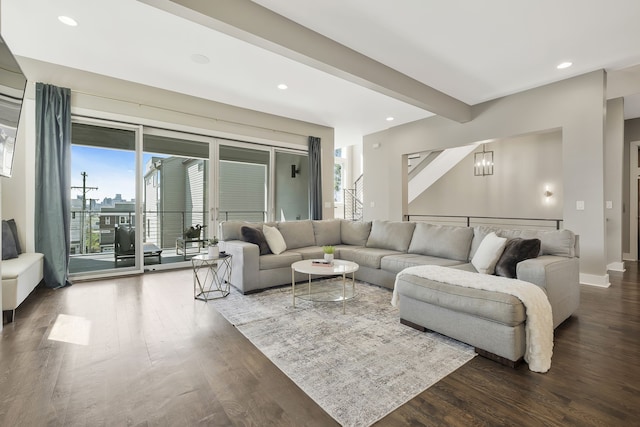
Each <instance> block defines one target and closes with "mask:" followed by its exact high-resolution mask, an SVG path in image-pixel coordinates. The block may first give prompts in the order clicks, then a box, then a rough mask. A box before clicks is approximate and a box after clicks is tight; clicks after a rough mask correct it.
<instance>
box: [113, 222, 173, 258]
mask: <svg viewBox="0 0 640 427" xmlns="http://www.w3.org/2000/svg"><path fill="white" fill-rule="evenodd" d="M135 242H136V238H135V229H134V228H133V227H116V229H115V240H114V243H115V245H114V256H115V266H116V267H117V266H118V260H123V259H131V258H135V256H136V247H135ZM142 250H143V255H144V257H145V258H147V257H156V256H157V257H158V263H159V264H162V249H160V248H159V247H157V246H156V245H154V244H153V243H145V244H144V245H143V247H142Z"/></svg>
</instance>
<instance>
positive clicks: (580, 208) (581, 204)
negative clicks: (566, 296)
mask: <svg viewBox="0 0 640 427" xmlns="http://www.w3.org/2000/svg"><path fill="white" fill-rule="evenodd" d="M576 210H578V211H583V210H584V200H578V201H577V202H576Z"/></svg>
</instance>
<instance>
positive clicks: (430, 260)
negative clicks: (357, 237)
mask: <svg viewBox="0 0 640 427" xmlns="http://www.w3.org/2000/svg"><path fill="white" fill-rule="evenodd" d="M457 264H460V261H456V260H453V259H446V258H438V257H433V256H427V255H415V254H401V255H387V256H385V257H383V258H382V260H381V261H380V268H381V269H383V270H385V271H389V272H391V273H395V274H398V273H399V272H401V271H402V270H404V269H405V268H407V267H414V266H416V265H441V266H444V267H450V266H453V265H457Z"/></svg>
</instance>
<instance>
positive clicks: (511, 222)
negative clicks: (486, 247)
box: [404, 214, 563, 230]
mask: <svg viewBox="0 0 640 427" xmlns="http://www.w3.org/2000/svg"><path fill="white" fill-rule="evenodd" d="M404 219H405V221H419V222H428V223H431V224H439V225H462V226H467V227H474V226H479V225H485V226H489V227H491V226H495V227H507V228H529V229H540V230H548V229H555V230H560V229H561V228H562V224H563V220H561V219H554V218H513V217H494V216H464V215H422V214H421V215H417V214H412V215H405V218H404Z"/></svg>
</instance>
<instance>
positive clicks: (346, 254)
mask: <svg viewBox="0 0 640 427" xmlns="http://www.w3.org/2000/svg"><path fill="white" fill-rule="evenodd" d="M401 253H402V252H398V251H392V250H389V249H379V248H358V249H355V248H354V249H349V248H340V259H344V260H347V261H353V262H355V263H356V264H358V265H360V266H363V267H370V268H380V262H381V261H382V258H383V257H385V256H387V255H400V254H401Z"/></svg>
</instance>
